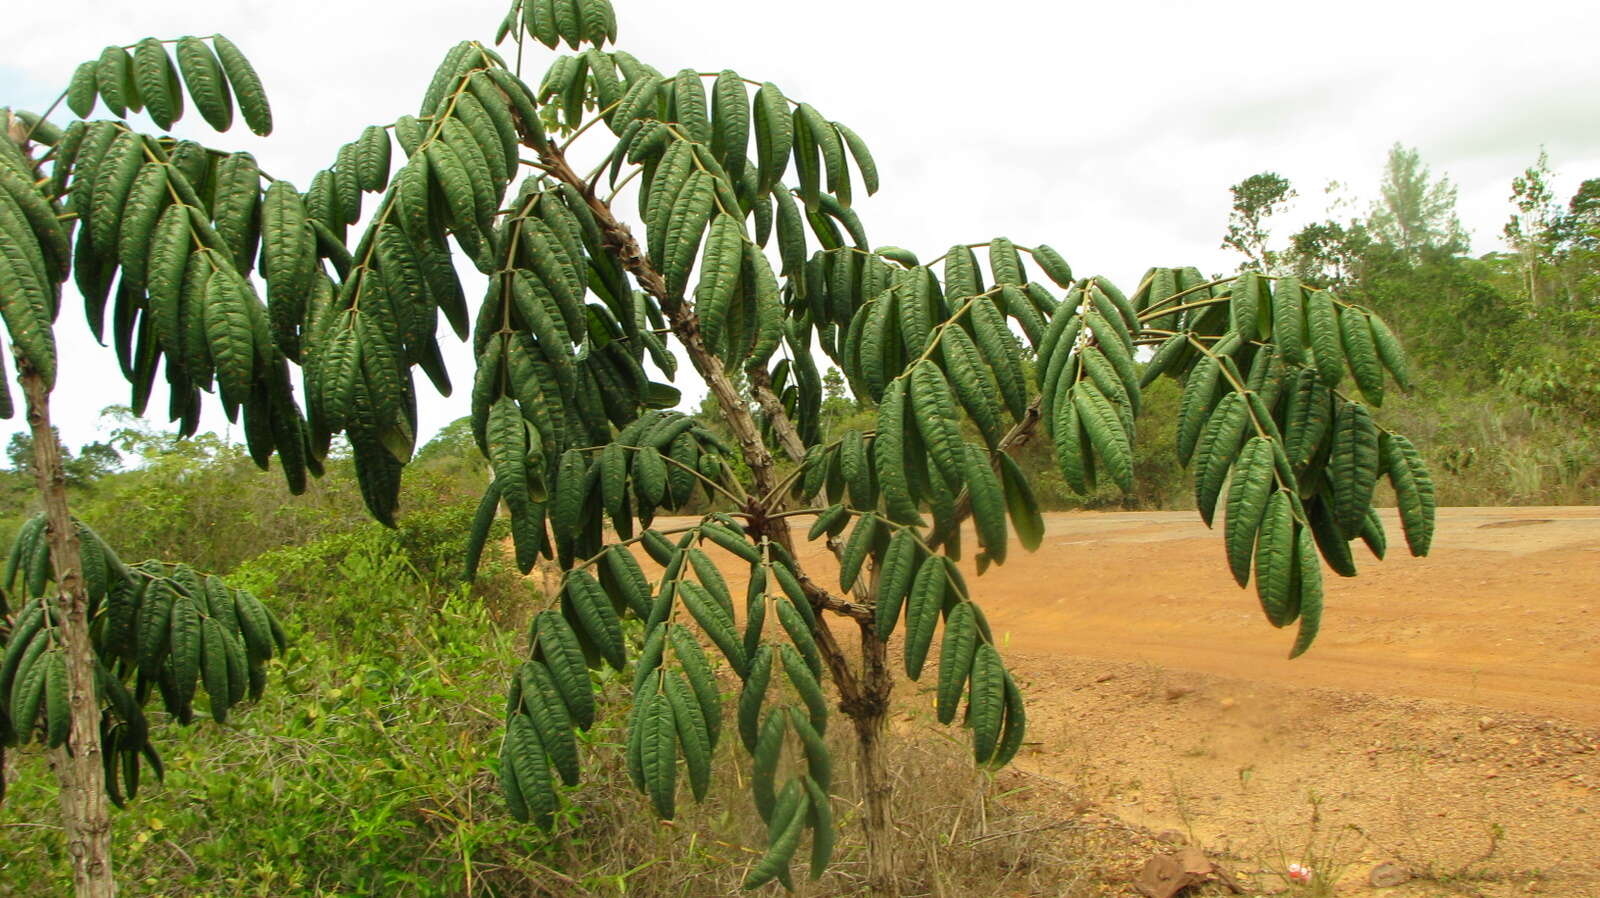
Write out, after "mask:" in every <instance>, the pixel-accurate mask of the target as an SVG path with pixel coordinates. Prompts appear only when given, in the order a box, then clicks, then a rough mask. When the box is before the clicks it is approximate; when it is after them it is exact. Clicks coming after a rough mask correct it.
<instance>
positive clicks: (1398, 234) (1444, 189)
mask: <svg viewBox="0 0 1600 898" xmlns="http://www.w3.org/2000/svg"><path fill="white" fill-rule="evenodd" d="M1379 197H1380V199H1379V200H1378V202H1376V203H1374V204H1373V207H1372V216H1371V227H1372V233H1373V235H1374V237H1376V238H1377V240H1378V241H1379V242H1382V243H1386V244H1388V245H1389V246H1392V247H1394V248H1395V249H1396V250H1398V251H1399V252H1400V254H1401V255H1402V256H1404V257H1405V258H1406V259H1407V260H1408V261H1411V262H1416V261H1418V260H1419V259H1421V257H1422V254H1423V253H1425V252H1428V251H1439V252H1445V253H1457V252H1462V251H1464V250H1465V249H1466V246H1467V237H1466V232H1465V231H1463V230H1462V228H1461V222H1460V220H1459V219H1457V218H1456V188H1455V185H1454V184H1451V183H1450V179H1449V178H1440V179H1439V180H1437V181H1435V180H1433V178H1432V175H1431V174H1430V173H1429V171H1428V167H1427V166H1426V165H1423V164H1422V159H1421V157H1420V156H1419V155H1418V153H1417V151H1416V150H1415V149H1406V148H1405V147H1402V146H1401V145H1400V144H1398V143H1396V144H1395V145H1394V146H1393V147H1391V148H1390V149H1389V159H1388V162H1387V163H1386V164H1385V166H1384V172H1383V183H1382V184H1381V185H1380V187H1379Z"/></svg>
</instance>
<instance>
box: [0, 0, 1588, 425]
mask: <svg viewBox="0 0 1600 898" xmlns="http://www.w3.org/2000/svg"><path fill="white" fill-rule="evenodd" d="M615 2H616V6H617V9H618V14H619V17H620V19H621V41H620V43H619V46H620V47H621V48H622V49H626V50H629V51H630V52H632V53H633V54H634V55H636V56H638V57H639V58H640V59H642V60H644V61H645V62H648V63H650V64H652V65H654V66H655V67H657V68H658V69H661V70H662V71H664V72H668V73H671V72H674V71H676V70H678V69H679V68H682V67H685V66H693V67H696V68H698V69H701V70H717V69H721V68H734V69H737V70H738V71H739V72H740V73H741V74H743V75H745V76H746V77H750V78H755V79H757V80H771V81H774V82H776V83H778V84H779V85H780V86H781V87H782V88H783V89H784V92H785V93H786V94H788V95H789V96H790V97H793V98H797V99H802V100H806V101H809V102H811V103H812V104H813V105H815V106H816V107H817V108H818V109H819V110H820V111H821V112H822V113H823V115H825V116H827V117H829V118H832V119H837V120H839V121H842V122H845V123H846V124H849V125H851V126H852V127H853V128H854V129H855V130H856V131H857V132H858V133H860V134H861V135H862V137H863V138H864V139H865V140H866V141H867V142H868V143H869V144H870V145H871V147H872V149H873V152H874V154H875V155H876V157H877V160H878V165H879V168H880V170H881V171H882V173H883V189H882V190H881V191H880V192H879V193H878V195H877V196H876V197H873V198H871V199H864V198H863V199H859V200H858V203H857V209H858V211H860V213H861V214H862V216H863V218H864V219H865V221H866V225H867V230H868V235H869V237H870V238H871V240H872V242H873V243H874V244H875V245H881V244H896V245H900V246H906V247H909V248H911V249H913V250H915V251H916V252H918V253H920V254H922V255H923V257H924V258H928V257H931V256H936V255H938V254H940V253H941V252H943V251H944V249H945V248H946V247H948V246H949V245H950V244H952V243H955V242H977V241H982V240H987V239H988V238H990V237H992V236H995V235H997V234H1003V235H1006V236H1009V237H1011V238H1012V239H1014V240H1016V241H1017V242H1019V243H1026V244H1033V243H1040V242H1045V243H1050V244H1052V245H1053V246H1055V247H1056V248H1057V249H1059V250H1061V252H1062V253H1063V254H1064V255H1065V256H1066V258H1067V260H1068V261H1069V262H1070V263H1071V264H1072V265H1073V267H1074V269H1075V270H1076V271H1077V272H1078V273H1079V274H1080V275H1082V274H1091V273H1102V274H1106V275H1109V276H1110V277H1112V278H1113V279H1114V280H1116V281H1117V282H1119V283H1123V284H1127V285H1129V286H1132V282H1133V281H1134V280H1135V279H1136V278H1138V277H1139V275H1140V274H1141V273H1142V272H1143V271H1144V269H1145V268H1146V267H1148V266H1150V265H1198V266H1199V267H1201V268H1202V269H1204V270H1207V271H1213V272H1220V271H1225V270H1231V269H1232V268H1233V267H1234V264H1235V262H1234V260H1233V259H1232V258H1230V257H1229V255H1228V254H1227V253H1224V252H1222V251H1221V250H1220V249H1218V242H1219V240H1220V238H1221V235H1222V233H1223V231H1224V230H1225V227H1226V222H1227V216H1228V209H1229V204H1230V198H1229V193H1228V187H1229V185H1231V184H1234V183H1236V182H1238V181H1240V180H1242V179H1243V178H1245V177H1247V176H1249V175H1251V174H1254V173H1256V172H1260V171H1265V170H1271V171H1276V172H1278V173H1279V174H1281V175H1283V176H1285V177H1287V178H1288V179H1289V180H1290V181H1291V182H1292V183H1293V184H1294V186H1295V187H1296V189H1297V190H1298V191H1299V194H1300V199H1299V200H1298V202H1297V206H1296V208H1295V209H1294V210H1293V211H1292V212H1291V213H1290V215H1289V216H1287V217H1286V218H1285V220H1284V222H1283V224H1282V225H1281V226H1280V227H1279V229H1278V230H1277V234H1278V237H1279V239H1280V240H1282V239H1283V238H1284V237H1285V236H1286V235H1287V234H1289V233H1291V232H1292V231H1293V230H1294V229H1295V228H1296V227H1297V226H1298V224H1299V223H1300V222H1303V221H1306V220H1310V219H1314V218H1320V217H1322V216H1323V214H1324V209H1325V206H1326V198H1325V195H1324V192H1323V191H1324V187H1325V185H1326V184H1327V183H1328V182H1330V181H1338V182H1341V183H1343V184H1344V185H1346V186H1347V188H1348V195H1349V196H1350V197H1352V198H1353V199H1354V200H1355V205H1354V206H1353V208H1351V209H1350V210H1349V212H1350V213H1356V214H1361V213H1364V212H1365V210H1366V208H1367V206H1368V204H1369V203H1370V201H1371V198H1372V196H1373V195H1374V194H1375V192H1376V185H1377V181H1378V178H1379V175H1380V170H1381V168H1382V164H1383V160H1384V156H1385V154H1386V152H1387V150H1388V148H1389V147H1390V145H1392V144H1393V143H1395V142H1396V141H1399V142H1401V143H1404V144H1405V145H1407V146H1414V147H1416V148H1418V149H1419V150H1420V152H1421V155H1422V158H1423V160H1424V161H1425V162H1426V163H1427V164H1428V165H1430V166H1431V167H1432V170H1433V172H1434V173H1435V174H1436V175H1440V174H1443V175H1448V176H1449V177H1450V178H1451V179H1452V180H1453V181H1454V182H1455V183H1456V184H1457V185H1458V186H1459V188H1460V204H1459V208H1460V213H1461V218H1462V220H1463V222H1464V223H1465V225H1466V226H1467V228H1468V230H1469V232H1470V234H1471V237H1472V246H1473V251H1474V252H1475V253H1483V252H1488V251H1491V250H1495V249H1498V248H1500V246H1501V244H1500V228H1501V226H1502V225H1503V224H1504V222H1505V220H1506V217H1507V215H1508V213H1509V210H1510V207H1509V205H1508V203H1507V196H1508V193H1509V183H1510V180H1511V178H1512V177H1513V176H1514V175H1515V174H1517V173H1518V172H1520V171H1521V170H1522V169H1523V168H1525V167H1526V166H1528V165H1529V164H1531V163H1532V161H1533V160H1534V158H1535V157H1536V156H1537V154H1538V152H1539V149H1540V147H1541V146H1543V147H1545V148H1546V149H1548V151H1549V153H1550V160H1551V164H1552V166H1553V167H1554V168H1555V169H1556V172H1557V177H1556V181H1555V186H1556V192H1557V196H1558V198H1560V199H1561V200H1563V201H1564V200H1565V199H1566V198H1567V197H1568V196H1570V194H1571V193H1572V190H1573V189H1574V188H1575V187H1576V186H1577V184H1578V183H1579V182H1580V181H1581V180H1583V179H1584V178H1586V177H1594V176H1600V116H1596V115H1595V113H1594V98H1595V96H1597V95H1600V66H1597V65H1596V64H1595V62H1594V58H1595V57H1594V52H1593V47H1592V34H1593V29H1594V25H1595V23H1596V19H1595V13H1594V11H1593V6H1592V5H1591V4H1588V3H1579V2H1569V0H1560V2H1551V0H1546V2H1541V3H1536V4H1517V5H1515V6H1512V5H1497V6H1495V7H1488V6H1485V7H1477V8H1475V7H1473V6H1471V5H1461V4H1451V5H1448V6H1447V5H1445V4H1441V3H1436V2H1417V0H1384V2H1372V0H1354V2H1346V3H1343V4H1340V5H1337V6H1334V5H1329V4H1319V5H1317V6H1315V7H1313V6H1311V5H1310V4H1299V3H1291V4H1285V3H1282V2H1271V3H1268V2H1261V0H1251V2H1237V0H1235V2H1225V3H1192V2H1189V3H1182V2H1152V0H1122V2H1118V3H1094V4H1088V3H1041V2H1026V0H984V2H981V3H970V2H969V3H961V4H955V3H945V2H927V0H924V2H917V3H911V2H902V0H893V2H889V0H878V2H863V0H808V2H806V3H793V4H791V3H785V4H774V3H765V2H751V0H676V2H671V3H665V2H653V0H649V2H647V0H615ZM12 6H13V7H14V8H12V9H10V10H8V18H7V24H8V28H7V31H8V38H9V39H8V40H7V42H6V43H7V46H6V54H5V57H4V59H3V61H0V105H11V106H14V107H18V108H25V109H33V110H35V111H38V110H41V109H43V108H44V107H45V106H47V105H49V103H50V101H51V100H52V99H53V98H54V97H55V95H56V94H57V93H58V92H59V91H60V90H61V89H62V88H63V87H64V86H65V85H66V83H67V81H68V79H69V78H70V76H71V73H72V71H73V69H74V67H75V66H76V65H77V64H78V63H79V62H80V61H82V60H85V59H90V58H93V57H95V56H97V55H98V54H99V51H100V49H101V48H102V47H103V46H105V45H106V44H109V43H120V44H127V43H132V42H133V41H135V40H137V39H139V38H141V37H144V36H146V35H155V36H157V37H162V38H171V37H176V36H179V35H182V34H190V33H192V34H202V35H203V34H210V33H212V32H221V33H223V34H226V35H228V36H229V37H230V38H232V39H233V40H234V41H235V42H236V43H237V44H238V45H239V46H240V47H241V49H243V51H244V52H245V53H246V55H248V56H249V57H250V59H251V61H252V62H253V63H254V64H255V67H256V69H257V70H258V71H259V72H260V74H261V76H262V78H263V80H264V81H265V84H266V88H267V93H268V96H269V97H270V99H271V102H272V107H273V112H274V116H275V119H276V130H275V132H274V133H273V135H272V136H271V137H270V138H267V139H260V138H256V137H254V136H253V135H251V134H249V133H248V132H247V131H245V129H244V128H243V125H242V124H236V126H235V129H234V130H233V131H230V132H228V133H227V134H225V135H220V136H218V135H215V134H210V133H208V132H205V131H203V130H201V129H203V128H204V126H203V123H200V122H199V117H198V115H196V114H195V113H194V112H193V109H192V104H191V109H190V112H189V117H188V118H186V119H185V120H184V121H183V122H181V123H180V124H179V126H178V133H180V134H183V135H192V136H197V137H200V138H202V139H204V140H206V141H207V142H208V143H210V144H211V145H214V146H218V147H223V148H232V149H247V150H249V151H251V152H252V153H254V154H255V155H256V156H257V158H258V160H259V161H260V163H261V166H262V168H264V169H266V170H267V171H270V172H272V173H273V174H274V175H276V176H279V177H287V178H289V179H290V180H292V181H294V182H295V183H296V184H298V185H299V186H301V187H302V188H304V187H305V186H307V184H308V183H309V181H310V176H311V174H312V173H313V172H314V171H316V170H317V169H319V168H323V167H327V166H328V165H331V164H332V162H333V157H334V153H335V152H336V150H337V148H338V146H339V145H340V144H341V143H343V142H345V141H348V140H350V139H353V138H354V137H355V136H357V135H358V134H359V133H360V130H361V126H363V125H365V124H369V123H386V122H389V121H393V119H394V118H395V117H397V116H398V115H400V114H402V113H406V112H411V113H415V112H416V106H417V103H418V101H419V99H420V97H421V94H422V92H423V90H424V88H425V87H426V85H427V82H428V80H429V78H430V77H431V75H432V72H433V69H434V67H435V66H436V65H437V64H438V61H439V60H440V58H441V57H442V55H443V54H444V52H445V51H446V50H447V49H448V48H449V47H450V46H451V44H453V43H454V42H455V41H457V40H460V39H463V38H478V39H483V40H489V39H492V37H493V34H494V28H495V25H496V24H497V23H498V22H499V20H500V17H501V15H502V14H503V12H504V9H505V4H503V3H500V2H484V0H459V2H453V3H437V2H431V3H426V4H422V3H414V2H407V0H400V2H388V3H381V4H379V3H372V4H368V3H357V2H346V0H332V2H330V0H317V2H309V0H275V2H270V3H269V2H263V0H208V2H193V0H189V2H170V0H145V2H141V3H138V4H131V3H122V2H109V0H98V2H86V0H53V2H47V3H28V4H12ZM1301 10H1305V11H1304V12H1302V11H1301ZM507 46H510V45H507ZM502 50H506V52H507V53H508V56H510V57H512V58H514V55H515V52H514V48H512V49H509V50H507V48H506V47H502ZM529 50H530V52H529V53H528V55H527V57H526V59H525V63H524V70H523V73H524V76H525V77H526V78H528V80H530V81H537V77H538V74H539V73H540V72H542V71H543V69H544V67H545V66H546V65H547V64H548V61H549V59H551V58H552V54H550V53H549V52H548V51H546V50H545V49H544V48H543V47H539V46H537V45H534V44H533V43H532V42H531V41H530V42H529ZM97 113H98V114H101V115H104V114H105V113H104V108H103V107H101V109H100V110H97ZM56 118H57V120H58V121H65V120H66V119H65V117H64V115H63V114H58V115H57V116H56ZM134 123H135V124H136V126H137V127H141V128H145V129H148V130H154V126H153V125H151V124H150V123H149V120H148V119H147V118H145V117H144V116H136V117H135V118H134ZM197 124H199V125H200V127H199V128H196V127H195V126H196V125H197ZM607 133H608V132H605V131H604V130H603V129H597V130H596V132H595V138H596V139H595V141H594V142H595V143H596V144H598V143H600V142H601V141H603V140H604V137H605V136H606V135H607ZM398 155H399V154H398V153H397V154H396V156H397V157H398ZM858 194H859V191H858ZM368 204H369V207H370V204H371V199H370V198H369V199H368ZM1348 214H1349V213H1346V217H1348ZM462 267H463V268H464V269H466V270H467V271H468V272H470V265H463V266H462ZM474 278H475V275H474ZM468 283H469V290H471V289H475V288H474V287H473V286H472V285H473V284H475V283H481V281H478V280H473V281H468ZM63 305H64V308H63V312H62V316H61V321H60V322H59V323H58V325H57V335H58V339H59V341H60V343H61V347H62V355H63V364H62V369H63V370H62V375H61V379H60V385H59V388H58V390H57V392H56V396H55V401H54V403H53V407H54V411H55V417H56V420H57V422H58V424H59V425H60V426H61V429H62V432H63V436H64V438H65V440H66V442H67V443H68V444H69V446H72V447H76V446H77V445H79V444H81V443H83V442H85V441H87V440H91V439H95V438H96V436H97V432H98V431H97V416H98V412H99V410H100V409H101V408H102V407H104V406H106V405H109V404H113V403H126V402H127V388H126V386H125V385H124V383H123V381H122V378H121V376H120V374H119V373H118V372H117V370H116V366H115V361H114V355H113V353H112V352H111V351H110V350H109V349H100V348H98V347H95V346H94V344H93V341H92V339H91V338H90V337H89V335H88V331H87V329H86V327H85V326H84V324H83V315H82V306H81V303H80V302H79V301H78V299H77V297H76V295H75V294H73V293H71V291H70V287H69V295H68V296H67V297H66V298H65V299H64V302H63ZM451 342H452V346H447V349H446V351H447V353H448V352H450V351H451V349H452V348H453V349H454V350H455V352H454V354H453V355H452V360H453V364H452V368H453V369H454V370H455V371H456V372H457V378H456V381H457V384H458V387H459V386H460V385H462V384H464V383H466V382H467V381H468V379H469V378H468V377H467V376H466V374H465V372H466V371H467V370H468V368H469V366H470V359H469V358H468V357H467V353H466V352H465V351H464V350H463V349H462V348H461V347H460V346H459V345H454V344H453V338H452V341H451ZM6 367H7V370H8V373H10V374H12V375H13V376H14V374H15V372H14V370H13V369H12V367H11V365H10V362H9V359H8V361H7V365H6ZM418 382H419V388H420V390H421V392H422V396H423V399H422V418H423V420H422V421H421V426H420V431H421V435H422V436H423V437H424V439H425V438H426V437H427V435H430V434H431V433H433V432H434V431H435V430H436V429H437V428H438V427H440V426H442V425H443V424H445V423H448V422H449V421H450V420H451V419H453V418H455V417H458V416H460V415H461V414H464V413H465V402H464V399H465V397H464V394H463V393H462V392H461V390H460V389H458V391H457V393H456V396H455V398H454V399H452V400H443V399H438V398H437V397H434V396H433V395H432V393H431V391H430V390H429V388H428V387H427V386H426V381H425V380H424V379H423V378H420V377H419V378H418ZM14 386H15V384H14V383H13V387H14ZM680 386H683V387H684V389H685V392H686V393H687V394H689V395H690V396H691V397H692V398H698V396H699V395H700V394H702V393H703V389H702V388H701V387H700V386H699V385H698V383H683V382H681V377H680ZM158 390H159V387H158ZM13 395H14V396H15V395H16V391H15V389H13ZM18 398H19V400H20V397H18ZM213 405H214V403H213ZM151 406H152V408H153V409H158V410H159V409H161V408H163V407H164V400H163V399H162V398H161V396H160V394H159V393H158V397H157V398H156V399H155V400H153V401H152V403H151ZM206 425H207V426H209V427H213V428H216V429H218V430H219V431H220V430H222V429H223V428H225V427H226V425H227V422H226V421H225V420H224V419H223V418H222V416H221V415H220V414H219V413H215V412H214V411H213V412H212V413H211V414H209V415H208V416H207V419H206ZM21 426H22V422H21V421H20V420H18V419H13V420H11V421H0V441H3V440H5V439H9V436H10V434H11V433H12V432H14V431H16V430H19V429H21Z"/></svg>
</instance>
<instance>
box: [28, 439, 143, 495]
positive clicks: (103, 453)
mask: <svg viewBox="0 0 1600 898" xmlns="http://www.w3.org/2000/svg"><path fill="white" fill-rule="evenodd" d="M52 433H53V435H54V436H55V438H56V441H57V442H58V443H59V442H60V440H61V434H60V433H59V432H55V431H54V430H53V429H52ZM33 455H34V453H33V436H32V435H31V434H26V433H14V434H12V435H11V440H10V442H8V443H6V458H8V459H10V460H11V470H13V471H16V472H17V473H19V474H27V475H29V476H32V474H33ZM61 466H62V470H63V472H64V473H65V474H66V477H67V484H68V485H69V486H78V487H86V486H91V485H92V484H93V483H94V482H95V481H96V480H99V479H100V478H101V477H104V476H106V475H107V474H110V473H112V472H113V471H115V470H117V469H118V468H120V467H122V454H121V453H119V452H118V451H117V449H116V447H115V446H113V445H111V444H110V443H107V442H101V441H96V442H93V443H85V444H84V445H83V447H82V448H80V449H79V450H78V454H77V455H76V456H74V455H73V454H72V453H71V452H70V451H68V450H67V448H66V447H65V446H62V447H61Z"/></svg>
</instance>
